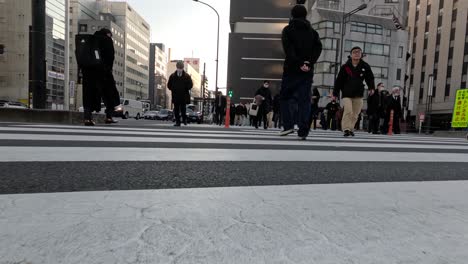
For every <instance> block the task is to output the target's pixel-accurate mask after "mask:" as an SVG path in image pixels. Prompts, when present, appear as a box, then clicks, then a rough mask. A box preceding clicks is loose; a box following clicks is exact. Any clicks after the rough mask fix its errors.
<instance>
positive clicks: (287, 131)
mask: <svg viewBox="0 0 468 264" xmlns="http://www.w3.org/2000/svg"><path fill="white" fill-rule="evenodd" d="M292 133H294V129H288V130H283V131H281V132H280V133H279V135H280V136H282V137H284V136H287V135H289V134H292Z"/></svg>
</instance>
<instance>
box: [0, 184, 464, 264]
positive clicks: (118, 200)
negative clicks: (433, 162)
mask: <svg viewBox="0 0 468 264" xmlns="http://www.w3.org/2000/svg"><path fill="white" fill-rule="evenodd" d="M466 193H468V182H466V181H465V182H463V181H460V182H425V183H376V184H339V185H338V184H336V185H302V186H270V187H268V186H267V187H242V188H213V189H180V190H158V191H118V192H117V191H116V192H107V191H104V192H81V193H52V194H33V195H4V196H0V238H1V239H0V263H23V262H24V263H49V264H53V263H68V264H73V263H87V264H93V263H213V264H215V263H216V264H219V263H236V264H237V263H333V264H338V263H343V264H349V263H359V264H367V263H368V264H370V263H379V264H394V263H405V264H411V263H450V264H457V263H459V264H462V263H466V259H467V258H468V251H467V250H466V249H467V248H468V200H467V199H466ZM22 261H23V262H22Z"/></svg>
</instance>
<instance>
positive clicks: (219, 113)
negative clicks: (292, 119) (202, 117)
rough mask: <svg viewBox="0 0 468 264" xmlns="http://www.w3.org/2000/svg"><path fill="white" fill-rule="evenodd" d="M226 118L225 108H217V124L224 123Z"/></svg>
mask: <svg viewBox="0 0 468 264" xmlns="http://www.w3.org/2000/svg"><path fill="white" fill-rule="evenodd" d="M223 119H224V109H221V108H218V109H216V124H217V125H219V126H220V125H222V124H223Z"/></svg>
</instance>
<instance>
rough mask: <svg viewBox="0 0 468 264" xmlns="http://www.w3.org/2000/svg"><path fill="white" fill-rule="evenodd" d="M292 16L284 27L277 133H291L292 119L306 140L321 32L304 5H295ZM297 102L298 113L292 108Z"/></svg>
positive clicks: (319, 51) (300, 137)
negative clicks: (316, 28)
mask: <svg viewBox="0 0 468 264" xmlns="http://www.w3.org/2000/svg"><path fill="white" fill-rule="evenodd" d="M291 16H292V19H291V20H290V21H289V24H288V25H287V26H286V27H285V28H284V29H283V32H282V44H283V50H284V52H285V54H286V59H285V61H284V66H283V80H282V84H281V91H280V98H281V115H282V118H283V127H284V130H283V131H281V132H280V134H279V135H280V136H287V135H289V134H292V133H294V123H295V122H297V125H298V127H299V131H298V136H299V139H301V140H306V138H307V136H308V135H309V130H310V122H309V121H310V106H311V98H312V91H311V88H312V80H313V78H314V71H313V69H314V64H315V63H316V62H317V60H318V58H319V57H320V54H321V53H322V43H321V42H320V36H319V34H318V33H317V31H315V30H314V29H313V28H312V26H311V24H310V22H309V21H308V20H307V18H306V17H307V9H306V8H305V7H304V6H303V5H296V6H294V7H293V9H292V10H291ZM293 106H297V116H296V117H295V114H293V112H294V111H295V108H296V107H293Z"/></svg>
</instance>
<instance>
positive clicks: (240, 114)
mask: <svg viewBox="0 0 468 264" xmlns="http://www.w3.org/2000/svg"><path fill="white" fill-rule="evenodd" d="M245 111H246V109H245V106H244V104H243V103H240V104H238V105H237V106H236V120H235V122H234V123H235V125H236V126H242V124H243V123H244V116H245Z"/></svg>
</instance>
